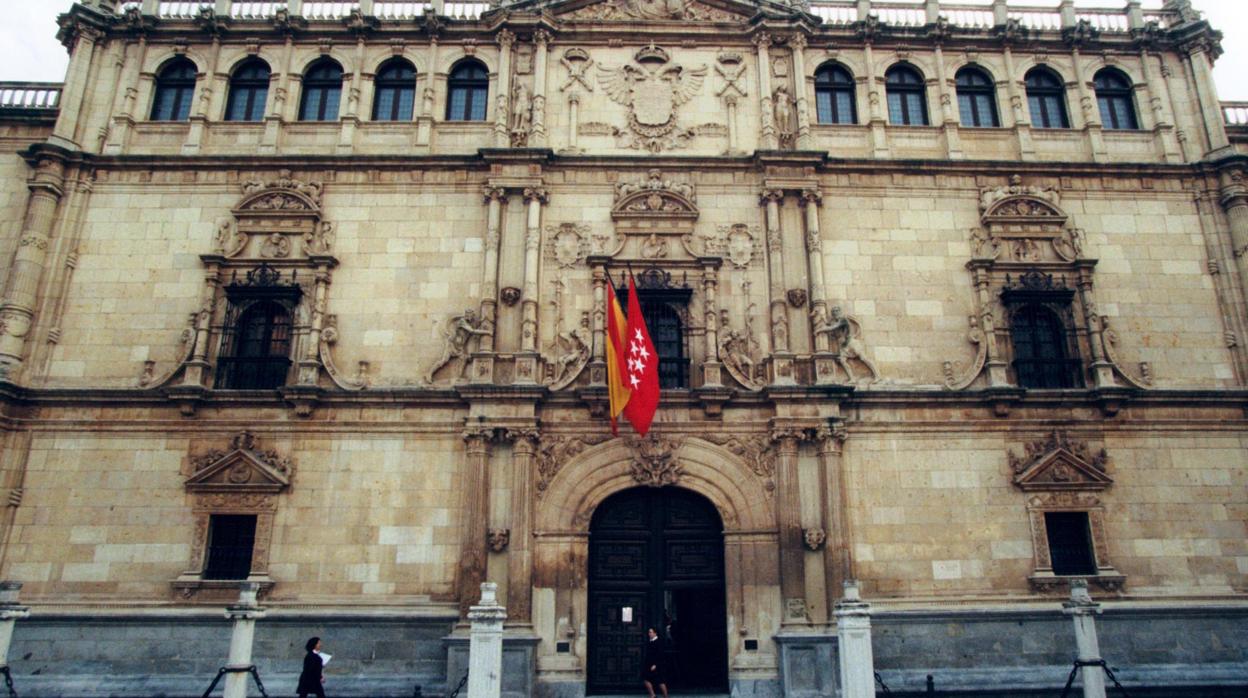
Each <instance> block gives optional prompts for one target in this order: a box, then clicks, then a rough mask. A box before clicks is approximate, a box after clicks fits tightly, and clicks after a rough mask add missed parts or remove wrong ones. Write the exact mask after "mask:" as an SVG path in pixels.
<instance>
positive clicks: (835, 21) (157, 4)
mask: <svg viewBox="0 0 1248 698" xmlns="http://www.w3.org/2000/svg"><path fill="white" fill-rule="evenodd" d="M90 1H91V3H95V4H99V5H101V6H105V7H110V6H114V5H115V6H116V10H117V11H118V12H125V11H127V10H128V9H129V8H131V7H137V8H139V9H140V10H141V11H142V12H143V13H144V14H151V15H155V16H157V17H161V18H164V19H193V18H195V17H196V16H198V15H199V13H200V11H201V9H202V8H212V9H213V10H214V11H216V12H217V13H218V14H228V15H229V16H230V17H233V18H235V19H243V20H246V19H265V18H268V17H272V16H273V15H274V13H276V12H277V11H278V10H282V9H285V10H287V11H289V12H290V13H291V14H292V15H298V16H301V17H303V18H304V19H307V20H311V21H323V20H338V19H341V18H343V17H347V16H349V15H350V14H351V13H352V12H354V11H359V12H360V13H361V14H364V15H366V16H375V17H379V18H381V19H395V20H402V19H414V18H417V17H420V16H422V15H424V14H425V13H426V12H433V13H436V14H438V15H441V16H444V17H448V18H451V19H477V18H478V17H480V16H481V15H482V14H484V13H485V12H486V11H488V10H489V9H490V4H489V3H488V2H460V1H458V0H431V1H429V2H419V1H413V0H277V1H264V0H125V1H123V2H120V3H118V2H116V1H115V0H90ZM89 4H90V3H89ZM504 4H507V3H504ZM810 13H811V14H812V15H814V16H816V17H818V18H820V19H821V20H822V21H823V22H824V24H828V25H848V24H853V23H855V22H859V21H863V20H866V19H867V17H872V16H873V17H875V18H876V19H878V20H879V21H880V22H882V23H884V24H886V25H890V26H895V27H922V26H926V25H927V24H931V23H933V22H934V21H935V20H936V18H938V17H943V18H945V19H946V20H947V21H948V22H949V24H950V25H951V26H955V27H967V28H972V29H988V28H991V27H994V26H998V25H1002V24H1005V23H1006V21H1007V20H1017V21H1018V23H1019V24H1020V25H1021V26H1023V27H1025V28H1027V29H1029V30H1032V31H1060V30H1062V29H1065V28H1069V27H1073V26H1075V25H1076V24H1078V23H1079V22H1082V21H1086V22H1088V24H1090V25H1091V26H1092V28H1094V29H1096V30H1098V31H1100V32H1106V33H1126V32H1129V31H1131V30H1132V29H1141V28H1143V27H1144V26H1145V25H1147V24H1148V23H1150V22H1156V23H1157V25H1158V26H1159V27H1160V28H1162V29H1165V28H1167V27H1168V26H1170V25H1171V24H1172V23H1174V22H1175V21H1176V20H1177V17H1176V15H1175V13H1174V12H1171V11H1169V10H1165V9H1150V10H1144V9H1142V8H1141V3H1140V0H1128V1H1127V2H1125V3H1124V6H1123V8H1122V9H1113V8H1082V7H1081V8H1075V7H1074V4H1073V2H1072V1H1071V0H1064V1H1063V2H1062V3H1061V5H1059V6H1058V7H1042V6H1035V5H1029V4H1026V3H1017V4H1016V3H1012V2H1006V0H997V1H996V2H994V3H992V4H991V5H984V4H963V3H950V2H940V1H939V0H926V1H919V2H909V3H899V2H887V3H885V2H880V1H879V0H875V1H873V0H814V1H813V2H811V3H810Z"/></svg>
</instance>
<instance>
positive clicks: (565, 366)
mask: <svg viewBox="0 0 1248 698" xmlns="http://www.w3.org/2000/svg"><path fill="white" fill-rule="evenodd" d="M592 339H593V337H592V334H591V332H590V329H589V313H582V314H581V324H580V326H579V327H576V328H574V329H572V330H570V331H568V332H560V333H559V336H558V337H556V338H555V346H556V347H558V348H559V349H560V350H561V353H560V354H559V358H557V359H555V362H554V371H555V372H554V375H553V376H552V378H551V385H560V384H564V383H567V382H570V381H571V380H572V379H573V378H575V377H576V374H577V373H579V370H578V369H579V368H580V367H581V366H584V365H585V363H586V362H587V361H589V345H590V342H591V341H592Z"/></svg>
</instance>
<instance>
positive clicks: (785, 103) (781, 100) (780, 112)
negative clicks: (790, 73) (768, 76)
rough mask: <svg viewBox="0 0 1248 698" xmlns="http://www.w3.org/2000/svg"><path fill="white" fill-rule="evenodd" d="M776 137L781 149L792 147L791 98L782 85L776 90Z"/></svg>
mask: <svg viewBox="0 0 1248 698" xmlns="http://www.w3.org/2000/svg"><path fill="white" fill-rule="evenodd" d="M774 101H775V105H776V135H777V136H779V138H780V147H781V148H792V147H793V98H792V97H790V96H789V89H788V88H787V87H785V86H784V85H781V86H779V87H777V88H776V94H775V100H774Z"/></svg>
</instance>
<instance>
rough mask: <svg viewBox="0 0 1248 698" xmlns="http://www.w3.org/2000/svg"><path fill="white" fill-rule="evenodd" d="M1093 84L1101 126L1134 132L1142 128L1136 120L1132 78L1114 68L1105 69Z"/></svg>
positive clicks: (1098, 74) (1097, 75)
mask: <svg viewBox="0 0 1248 698" xmlns="http://www.w3.org/2000/svg"><path fill="white" fill-rule="evenodd" d="M1093 84H1094V85H1095V87H1096V104H1097V106H1098V107H1100V111H1101V124H1102V125H1103V126H1104V127H1105V128H1108V129H1115V130H1125V131H1134V130H1136V129H1138V128H1139V127H1140V125H1139V121H1138V120H1137V119H1136V118H1135V94H1134V92H1133V91H1132V89H1131V80H1130V78H1128V77H1127V76H1126V75H1123V74H1122V73H1121V72H1119V71H1117V70H1114V69H1113V68H1105V69H1104V70H1102V71H1101V72H1099V73H1097V74H1096V78H1095V79H1094V80H1093Z"/></svg>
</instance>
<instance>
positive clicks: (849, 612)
mask: <svg viewBox="0 0 1248 698" xmlns="http://www.w3.org/2000/svg"><path fill="white" fill-rule="evenodd" d="M844 588H845V596H844V597H842V598H841V600H840V601H838V602H837V604H836V637H837V645H838V654H839V655H840V665H841V698H875V657H874V655H873V654H872V652H871V604H869V603H865V602H864V601H863V600H862V597H861V596H860V595H859V592H858V582H857V581H856V580H853V579H847V580H845V584H844Z"/></svg>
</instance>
